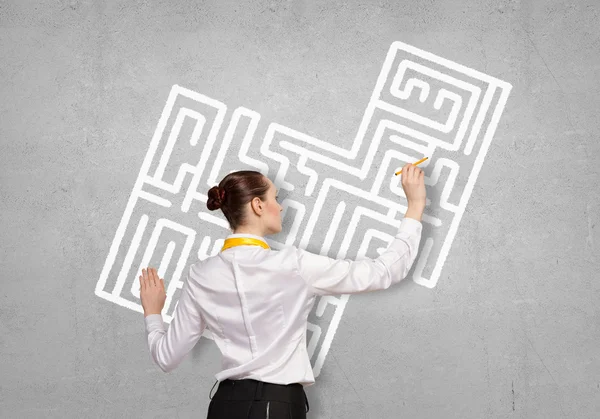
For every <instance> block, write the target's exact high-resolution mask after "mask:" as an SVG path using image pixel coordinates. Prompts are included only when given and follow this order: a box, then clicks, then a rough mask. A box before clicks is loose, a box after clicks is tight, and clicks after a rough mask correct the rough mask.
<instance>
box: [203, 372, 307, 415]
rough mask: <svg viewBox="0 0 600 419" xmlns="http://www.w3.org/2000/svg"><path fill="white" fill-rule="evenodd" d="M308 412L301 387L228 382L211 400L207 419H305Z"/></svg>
mask: <svg viewBox="0 0 600 419" xmlns="http://www.w3.org/2000/svg"><path fill="white" fill-rule="evenodd" d="M215 384H216V383H215ZM213 387H214V386H213ZM308 410H309V406H308V399H307V397H306V393H305V392H304V387H302V384H299V383H294V384H287V385H283V384H273V383H266V382H263V381H257V380H251V379H244V380H229V379H227V380H223V381H221V382H220V383H219V388H218V389H217V392H216V393H215V395H214V396H213V397H212V398H211V400H210V404H209V405H208V416H207V419H259V418H260V419H306V412H308Z"/></svg>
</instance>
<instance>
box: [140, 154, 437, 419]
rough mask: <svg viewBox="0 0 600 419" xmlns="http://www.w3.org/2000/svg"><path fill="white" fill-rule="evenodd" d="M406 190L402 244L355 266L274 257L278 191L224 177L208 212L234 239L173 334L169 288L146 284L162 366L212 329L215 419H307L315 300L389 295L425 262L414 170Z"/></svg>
mask: <svg viewBox="0 0 600 419" xmlns="http://www.w3.org/2000/svg"><path fill="white" fill-rule="evenodd" d="M402 187H403V189H404V192H405V194H406V197H407V200H408V209H407V211H406V213H405V216H404V219H403V220H402V222H401V224H400V227H399V229H398V231H397V233H396V236H395V239H394V240H393V241H392V242H391V243H390V245H389V246H388V248H387V249H386V250H385V251H384V252H383V253H382V254H381V255H380V256H379V257H377V258H376V259H364V260H360V261H351V260H337V259H332V258H329V257H327V256H323V255H318V254H314V253H311V252H308V251H306V250H303V249H300V248H296V247H286V248H284V249H281V250H279V251H273V250H271V249H270V248H269V246H268V244H267V242H266V241H265V239H264V237H265V236H268V235H270V234H276V233H279V232H280V231H281V211H283V208H282V207H281V205H280V204H279V203H278V202H277V191H276V188H275V185H274V184H273V182H271V180H270V179H268V178H267V177H266V176H263V175H262V174H261V173H259V172H255V171H238V172H233V173H230V174H228V175H227V176H225V178H224V179H223V180H222V181H221V182H220V183H219V185H218V186H213V187H212V188H210V190H209V191H208V201H207V203H206V204H207V207H208V209H209V210H211V211H214V210H216V209H219V208H220V209H221V210H222V211H223V214H224V215H225V217H226V218H227V220H228V222H229V225H230V227H231V230H232V232H233V234H230V235H229V236H228V237H227V239H226V240H225V244H224V246H223V248H222V250H221V251H220V252H219V253H218V254H217V255H215V256H212V257H209V258H207V259H205V260H203V261H199V262H196V263H194V264H192V265H191V267H190V269H189V271H188V277H187V280H186V281H184V283H183V286H182V290H181V296H180V298H179V301H178V304H177V307H176V309H175V313H174V314H173V319H172V321H171V324H170V325H169V328H168V330H165V329H164V326H163V321H162V317H161V314H160V313H161V311H162V309H163V307H164V302H165V299H166V294H165V290H164V282H163V280H162V279H160V278H158V276H157V274H156V269H153V268H150V269H149V270H148V271H146V270H143V271H142V276H140V287H141V291H140V292H141V299H142V305H143V307H144V316H145V323H146V331H147V333H148V345H149V348H150V352H151V354H152V357H153V359H154V361H155V362H156V363H157V364H158V365H159V366H160V368H161V369H162V370H163V371H165V372H169V371H171V370H173V369H174V368H176V367H177V366H178V365H179V363H180V362H181V361H182V360H183V358H184V357H185V356H186V355H187V353H188V352H189V351H190V350H191V349H192V348H193V347H194V345H195V344H196V342H197V341H198V340H199V339H200V336H201V335H202V333H203V332H204V330H205V328H206V327H208V328H209V329H210V331H211V332H212V334H213V336H214V340H215V343H216V344H217V346H218V347H219V350H220V351H221V353H222V369H221V371H220V372H219V373H218V374H217V375H216V376H215V377H216V379H217V381H218V382H219V386H218V389H217V391H216V393H215V395H214V397H212V399H211V401H210V404H209V407H208V419H215V418H271V419H278V418H306V412H308V410H309V404H308V400H307V398H306V393H305V392H304V387H305V386H309V385H312V384H314V382H315V380H314V376H313V371H312V367H311V364H310V360H309V357H308V353H307V350H306V328H307V317H308V314H309V312H310V311H311V309H312V306H313V304H314V301H315V298H316V296H317V295H328V294H352V293H360V292H366V291H373V290H377V289H386V288H388V287H389V286H390V285H392V284H395V283H397V282H400V280H402V279H403V278H405V277H406V275H407V274H408V271H409V270H410V268H411V266H412V264H413V262H414V260H415V258H416V256H417V251H418V248H419V242H420V239H421V228H422V225H421V216H422V214H423V210H424V208H425V184H424V175H423V172H422V170H421V169H419V168H418V167H416V166H413V165H412V164H407V165H405V166H404V167H403V169H402ZM215 384H216V383H215ZM213 387H214V386H213Z"/></svg>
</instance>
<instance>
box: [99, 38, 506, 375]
mask: <svg viewBox="0 0 600 419" xmlns="http://www.w3.org/2000/svg"><path fill="white" fill-rule="evenodd" d="M511 88H512V86H511V85H510V84H508V83H506V82H504V81H501V80H498V79H496V78H493V77H490V76H488V75H486V74H483V73H480V72H478V71H475V70H472V69H470V68H467V67H464V66H462V65H459V64H457V63H454V62H452V61H448V60H446V59H444V58H441V57H438V56H436V55H433V54H430V53H428V52H425V51H422V50H420V49H417V48H415V47H412V46H410V45H406V44H404V43H401V42H394V43H393V44H392V45H391V47H390V49H389V51H388V54H387V56H386V58H385V62H384V64H383V67H382V69H381V72H380V74H379V77H378V79H377V82H376V85H375V89H374V90H373V93H372V96H371V98H370V100H369V103H368V105H367V107H366V110H365V113H364V116H363V118H362V122H361V123H360V126H359V127H358V131H357V133H356V137H355V139H354V142H353V144H352V146H351V148H350V149H345V148H340V147H338V146H336V145H333V144H331V143H330V142H327V141H322V140H319V139H317V138H313V137H311V136H309V135H306V134H303V133H302V132H299V131H296V130H294V129H292V128H289V127H286V126H283V125H280V124H277V123H269V124H268V125H267V124H261V123H260V119H261V116H260V115H259V114H258V113H257V112H254V111H252V110H250V109H247V108H244V107H239V108H236V109H234V110H233V112H231V114H230V115H229V116H228V115H227V106H226V105H225V104H223V103H221V102H219V101H217V100H215V99H212V98H209V97H207V96H205V95H202V94H200V93H197V92H194V91H191V90H188V89H185V88H183V87H180V86H177V85H175V86H173V87H172V89H171V92H170V94H169V97H168V99H167V103H166V105H165V107H164V110H163V112H162V115H161V118H160V120H159V123H158V126H157V128H156V131H155V133H154V136H153V137H152V141H151V143H150V147H149V149H148V152H147V154H146V157H145V159H144V161H143V163H142V167H141V169H140V172H139V175H138V178H137V180H136V182H135V185H134V186H133V190H132V192H131V196H130V197H129V200H128V202H127V206H126V208H125V212H124V214H123V217H122V218H121V221H120V223H119V226H118V228H117V231H116V233H115V237H114V239H113V242H112V245H111V247H110V251H109V253H108V256H107V258H106V262H105V264H104V267H103V269H102V273H101V274H100V278H99V280H98V283H97V285H96V291H95V292H96V295H98V296H99V297H101V298H104V299H106V300H108V301H112V302H114V303H116V304H118V305H120V306H122V307H126V308H129V309H132V310H135V311H138V312H140V313H142V312H143V309H142V306H141V304H140V300H139V282H138V275H139V272H140V271H141V269H142V267H146V266H149V265H150V266H158V273H159V275H160V276H161V277H163V278H165V284H166V286H167V301H166V304H165V309H164V310H163V318H164V319H165V321H166V322H167V323H170V322H171V319H172V313H173V311H174V310H175V307H176V304H177V303H176V302H175V304H171V303H172V302H173V301H177V300H178V298H177V297H176V294H177V295H178V293H179V292H180V289H181V286H182V281H181V279H182V272H183V270H184V268H186V267H187V266H189V265H190V264H192V263H194V262H195V261H197V260H198V259H204V258H206V257H208V256H211V255H214V254H216V253H217V252H218V251H219V250H220V248H221V246H222V245H223V238H224V237H225V236H226V235H227V234H228V233H229V232H230V231H229V230H228V225H227V222H226V220H225V218H224V216H223V215H222V214H221V213H220V212H218V213H217V212H214V213H213V212H210V211H208V209H207V208H206V199H207V197H206V194H205V193H206V192H207V191H208V189H209V188H210V187H211V186H213V185H215V184H217V183H218V181H219V180H220V179H221V178H222V177H223V176H225V175H226V174H227V173H230V172H231V171H234V170H239V169H241V168H250V169H255V170H258V171H260V172H261V173H263V174H265V175H267V176H269V177H270V178H271V179H272V180H273V181H274V183H275V185H276V186H277V187H278V188H280V190H281V192H280V196H281V195H283V194H285V193H288V194H289V196H288V197H287V198H286V199H284V200H283V201H282V206H283V207H284V211H283V231H282V232H281V233H279V234H278V235H276V236H272V237H271V238H267V241H268V242H269V244H270V245H271V246H272V248H274V249H281V248H282V247H283V246H289V245H294V246H298V247H302V248H304V249H308V250H310V251H313V252H315V253H320V254H323V255H329V256H331V257H335V258H353V259H357V260H358V259H361V258H364V257H376V256H377V255H378V252H380V251H381V250H382V249H384V248H385V247H386V246H387V245H388V244H389V242H390V241H391V240H392V238H393V235H394V233H395V232H396V229H397V228H398V226H399V225H400V221H401V220H402V217H403V216H404V212H405V211H406V196H405V195H404V192H403V190H402V185H401V183H400V180H401V176H394V172H395V171H397V170H399V169H400V168H401V167H402V166H403V165H404V164H405V163H407V162H414V161H416V160H418V159H420V158H421V157H423V156H428V157H429V159H428V160H427V161H426V162H425V163H423V164H422V165H421V166H420V167H422V168H423V170H424V171H425V178H426V179H425V182H426V187H427V189H428V191H427V196H428V200H427V207H426V210H425V214H424V216H423V236H422V240H421V248H420V249H419V255H418V258H417V260H416V261H415V264H414V265H413V267H412V269H411V272H410V273H409V277H411V278H412V280H413V281H414V282H415V283H417V284H419V285H423V286H425V287H429V288H432V287H434V286H435V285H436V283H437V281H438V278H439V277H440V272H441V270H442V267H443V266H444V261H445V259H446V256H447V255H448V252H449V250H450V247H451V245H452V242H453V240H454V237H455V235H456V231H457V229H458V226H459V223H460V220H461V218H462V215H463V213H464V211H465V208H466V205H467V202H468V200H469V197H470V195H471V192H472V190H473V186H474V184H475V181H476V180H477V177H478V174H479V171H480V169H481V166H482V164H483V161H484V159H485V156H486V153H487V150H488V147H489V146H490V143H491V141H492V137H493V135H494V132H495V130H496V126H497V125H498V121H499V119H500V116H501V114H502V112H503V109H504V106H505V104H506V101H507V98H508V95H509V93H510V91H511ZM224 122H225V124H224ZM321 173H328V174H329V176H327V177H325V176H323V175H321ZM326 200H328V201H329V202H333V203H334V205H333V206H326V205H324V203H325V201H326ZM348 298H349V296H348V295H341V296H339V297H331V296H327V297H320V298H319V299H317V301H316V304H315V306H314V307H313V310H312V312H311V314H310V316H309V325H308V336H307V338H308V344H307V345H308V351H309V355H310V358H311V363H312V365H313V371H314V374H315V376H318V375H319V373H320V371H321V368H322V366H323V363H324V361H325V357H326V355H327V353H328V351H329V347H330V345H331V342H332V341H333V337H334V335H335V331H336V329H337V327H338V324H339V322H340V319H341V317H342V314H343V312H344V307H345V306H346V303H347V302H348ZM204 336H205V337H207V338H210V339H212V335H211V333H210V331H209V330H207V331H206V332H205V334H204Z"/></svg>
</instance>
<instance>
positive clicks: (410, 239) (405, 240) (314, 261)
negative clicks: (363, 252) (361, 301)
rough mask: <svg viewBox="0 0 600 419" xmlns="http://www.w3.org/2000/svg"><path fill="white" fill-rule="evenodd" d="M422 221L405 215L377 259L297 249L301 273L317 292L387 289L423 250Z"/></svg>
mask: <svg viewBox="0 0 600 419" xmlns="http://www.w3.org/2000/svg"><path fill="white" fill-rule="evenodd" d="M422 228H423V226H422V224H421V222H420V221H418V220H416V219H414V218H406V217H405V218H403V219H402V222H401V223H400V227H399V229H398V231H397V233H396V235H395V237H394V239H393V240H392V242H391V243H390V244H389V246H388V247H387V249H386V250H385V251H384V252H383V253H381V255H379V257H377V258H376V259H370V258H367V259H363V260H357V261H352V260H350V259H333V258H330V257H328V256H324V255H319V254H315V253H311V252H309V251H307V250H304V249H300V248H297V249H296V251H297V257H298V272H299V275H300V276H301V277H302V278H303V279H304V281H305V282H306V284H307V286H308V287H309V289H310V290H311V291H312V292H313V293H314V294H317V295H333V294H357V293H361V292H367V291H374V290H380V289H387V288H389V287H390V286H391V285H393V284H396V283H398V282H400V281H401V280H402V279H404V278H405V277H406V275H408V272H409V271H410V268H411V267H412V265H413V263H414V261H415V259H416V257H417V252H418V249H419V243H420V241H421V231H422Z"/></svg>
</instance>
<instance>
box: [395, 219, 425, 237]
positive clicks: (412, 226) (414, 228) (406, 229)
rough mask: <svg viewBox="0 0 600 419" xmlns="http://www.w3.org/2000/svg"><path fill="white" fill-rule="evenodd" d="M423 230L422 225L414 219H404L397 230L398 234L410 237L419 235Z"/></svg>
mask: <svg viewBox="0 0 600 419" xmlns="http://www.w3.org/2000/svg"><path fill="white" fill-rule="evenodd" d="M422 229H423V224H422V223H421V222H420V221H419V220H415V219H414V218H408V217H404V218H403V219H402V222H401V223H400V227H399V228H398V233H397V234H400V233H408V234H410V235H419V234H421V230H422Z"/></svg>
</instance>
